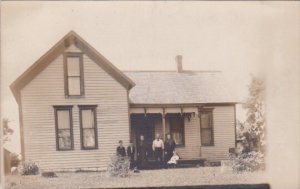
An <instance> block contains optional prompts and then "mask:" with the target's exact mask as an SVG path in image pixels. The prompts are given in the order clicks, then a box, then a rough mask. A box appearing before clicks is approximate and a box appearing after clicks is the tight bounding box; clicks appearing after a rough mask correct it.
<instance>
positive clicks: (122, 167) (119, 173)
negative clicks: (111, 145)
mask: <svg viewBox="0 0 300 189" xmlns="http://www.w3.org/2000/svg"><path fill="white" fill-rule="evenodd" d="M129 166H130V161H129V159H128V158H127V157H121V156H116V155H114V156H112V157H111V162H110V163H109V165H108V168H107V171H108V173H109V175H110V176H112V177H127V176H128V175H129Z"/></svg>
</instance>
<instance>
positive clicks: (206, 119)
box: [201, 112, 211, 128]
mask: <svg viewBox="0 0 300 189" xmlns="http://www.w3.org/2000/svg"><path fill="white" fill-rule="evenodd" d="M201 128H211V114H210V113H209V112H207V113H206V112H205V113H201Z"/></svg>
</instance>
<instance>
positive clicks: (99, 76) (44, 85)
mask: <svg viewBox="0 0 300 189" xmlns="http://www.w3.org/2000/svg"><path fill="white" fill-rule="evenodd" d="M67 51H68V52H78V49H76V47H71V48H69V49H68V50H67ZM83 59H84V62H83V65H84V76H85V78H84V79H85V81H84V83H85V94H84V96H83V97H81V98H65V91H64V73H63V56H62V55H60V56H58V57H57V58H56V59H55V60H54V61H53V62H52V63H51V64H50V65H49V66H48V67H47V68H45V69H44V70H43V71H42V72H41V73H39V74H38V75H37V76H36V77H35V78H34V79H33V80H32V81H31V82H30V83H29V84H28V85H26V86H25V87H24V88H23V89H22V90H21V101H22V112H23V132H24V142H25V143H24V145H25V146H24V149H26V152H25V159H26V160H32V161H35V162H37V163H39V165H40V167H41V168H42V169H46V170H47V169H49V170H53V169H72V168H88V167H99V168H100V169H105V168H106V166H107V161H108V160H109V157H110V155H111V154H113V153H115V148H116V145H117V141H118V140H120V139H121V140H123V141H125V142H127V141H129V132H128V131H129V120H128V99H127V90H126V89H125V88H124V87H123V86H122V85H121V84H120V83H118V82H117V81H116V80H114V79H113V78H112V77H111V76H110V75H109V74H107V73H106V72H105V71H104V70H102V69H101V68H100V67H99V66H98V65H97V64H96V63H94V62H93V61H92V60H91V59H90V58H89V57H87V56H86V55H84V57H83ZM85 104H88V105H91V104H94V105H98V107H97V111H96V113H97V127H98V128H97V133H98V144H99V148H98V149H96V150H81V146H80V129H79V128H80V127H79V110H78V107H77V105H85ZM53 105H74V107H73V109H72V114H73V137H74V150H71V151H56V137H55V117H54V113H53V112H54V110H53V107H52V106H53Z"/></svg>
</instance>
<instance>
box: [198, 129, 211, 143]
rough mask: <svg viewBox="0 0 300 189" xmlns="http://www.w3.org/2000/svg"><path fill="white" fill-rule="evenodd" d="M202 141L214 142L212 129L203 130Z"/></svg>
mask: <svg viewBox="0 0 300 189" xmlns="http://www.w3.org/2000/svg"><path fill="white" fill-rule="evenodd" d="M201 143H202V144H204V145H205V144H206V145H209V144H212V131H211V129H202V130H201Z"/></svg>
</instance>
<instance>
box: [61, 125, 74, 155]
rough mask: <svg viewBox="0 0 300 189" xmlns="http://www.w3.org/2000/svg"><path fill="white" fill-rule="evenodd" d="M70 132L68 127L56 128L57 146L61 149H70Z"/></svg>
mask: <svg viewBox="0 0 300 189" xmlns="http://www.w3.org/2000/svg"><path fill="white" fill-rule="evenodd" d="M71 144H72V142H71V133H70V130H69V129H61V130H58V147H59V149H61V150H66V149H71V148H72V145H71Z"/></svg>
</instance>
